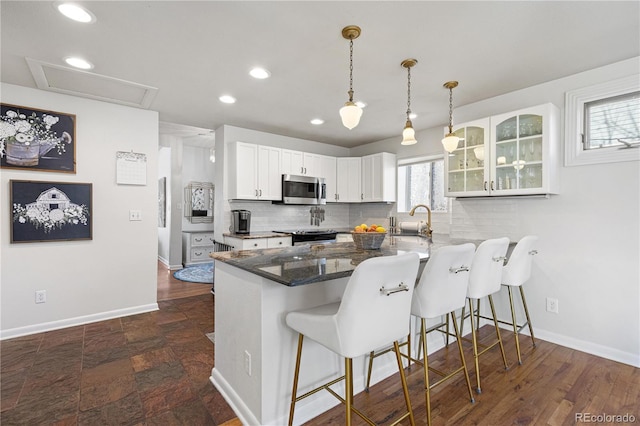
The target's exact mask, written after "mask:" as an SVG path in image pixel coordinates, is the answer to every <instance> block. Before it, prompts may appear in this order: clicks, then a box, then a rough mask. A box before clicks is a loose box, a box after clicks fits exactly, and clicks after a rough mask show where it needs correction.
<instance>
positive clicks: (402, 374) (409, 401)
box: [393, 340, 427, 426]
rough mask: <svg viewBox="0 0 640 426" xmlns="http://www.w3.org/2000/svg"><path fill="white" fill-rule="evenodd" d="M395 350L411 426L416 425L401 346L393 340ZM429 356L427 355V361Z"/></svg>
mask: <svg viewBox="0 0 640 426" xmlns="http://www.w3.org/2000/svg"><path fill="white" fill-rule="evenodd" d="M393 350H394V351H395V353H396V360H397V361H398V370H399V372H400V381H401V382H402V392H403V393H404V400H405V403H406V404H407V411H408V412H409V423H410V424H411V426H415V424H416V421H415V419H414V418H413V410H412V409H411V399H409V388H408V387H407V378H406V377H405V376H404V367H403V366H402V357H401V356H400V346H399V345H398V341H397V340H396V341H395V342H393ZM426 359H427V357H426V355H425V361H426Z"/></svg>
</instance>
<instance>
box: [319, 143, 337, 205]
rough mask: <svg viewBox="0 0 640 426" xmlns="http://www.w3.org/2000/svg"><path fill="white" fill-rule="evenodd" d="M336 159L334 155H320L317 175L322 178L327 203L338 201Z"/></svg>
mask: <svg viewBox="0 0 640 426" xmlns="http://www.w3.org/2000/svg"><path fill="white" fill-rule="evenodd" d="M336 160H337V159H336V157H330V156H328V155H321V156H320V161H319V164H320V169H319V172H318V177H321V178H324V183H325V185H326V190H327V193H326V195H327V203H334V202H337V201H338V199H337V198H338V190H337V188H336V183H337V174H336V173H337V171H336Z"/></svg>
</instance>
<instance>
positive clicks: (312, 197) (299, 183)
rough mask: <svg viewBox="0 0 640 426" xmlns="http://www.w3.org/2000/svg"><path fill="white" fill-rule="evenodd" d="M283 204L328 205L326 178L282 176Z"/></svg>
mask: <svg viewBox="0 0 640 426" xmlns="http://www.w3.org/2000/svg"><path fill="white" fill-rule="evenodd" d="M281 202H282V203H283V204H327V185H326V184H325V181H324V178H318V177H311V176H297V175H288V174H284V175H282V201H281Z"/></svg>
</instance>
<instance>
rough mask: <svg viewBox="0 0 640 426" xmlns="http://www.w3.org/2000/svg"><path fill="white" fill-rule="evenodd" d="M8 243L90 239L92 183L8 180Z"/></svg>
mask: <svg viewBox="0 0 640 426" xmlns="http://www.w3.org/2000/svg"><path fill="white" fill-rule="evenodd" d="M9 185H10V189H11V194H10V197H11V203H10V206H11V215H10V216H9V217H11V242H12V243H27V242H43V241H69V240H91V239H92V223H93V220H92V217H91V214H92V184H90V183H63V182H36V181H24V180H11V181H10V182H9Z"/></svg>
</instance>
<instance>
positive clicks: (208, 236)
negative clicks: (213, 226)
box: [191, 232, 213, 247]
mask: <svg viewBox="0 0 640 426" xmlns="http://www.w3.org/2000/svg"><path fill="white" fill-rule="evenodd" d="M212 244H213V232H198V233H192V234H191V246H192V247H195V246H210V245H212Z"/></svg>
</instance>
